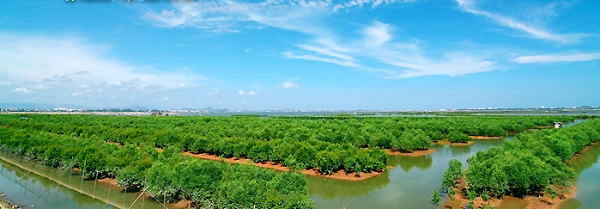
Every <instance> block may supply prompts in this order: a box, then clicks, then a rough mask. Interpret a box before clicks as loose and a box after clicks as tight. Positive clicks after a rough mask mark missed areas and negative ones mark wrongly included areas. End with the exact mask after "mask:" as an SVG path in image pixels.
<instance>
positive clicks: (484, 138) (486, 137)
mask: <svg viewBox="0 0 600 209" xmlns="http://www.w3.org/2000/svg"><path fill="white" fill-rule="evenodd" d="M469 138H471V139H477V140H493V139H503V138H504V137H503V136H469Z"/></svg>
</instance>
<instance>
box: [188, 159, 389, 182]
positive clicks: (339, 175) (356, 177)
mask: <svg viewBox="0 0 600 209" xmlns="http://www.w3.org/2000/svg"><path fill="white" fill-rule="evenodd" d="M183 155H187V156H192V157H196V158H202V159H205V160H215V161H224V162H229V163H246V164H252V165H255V166H258V167H262V168H268V169H273V170H278V171H290V170H291V168H288V167H285V166H283V165H281V164H279V163H275V162H270V161H267V162H264V163H255V162H253V161H252V160H250V159H247V158H221V157H219V156H215V155H209V154H194V153H191V152H184V153H183ZM391 168H393V167H391V166H388V169H391ZM384 172H385V171H384ZM384 172H375V171H372V172H370V173H365V172H360V173H346V171H344V170H339V171H337V172H336V173H334V174H330V175H324V174H321V173H319V171H317V170H316V169H304V170H302V171H300V173H303V174H306V175H311V176H321V177H325V178H332V179H339V180H350V181H361V180H365V179H369V178H372V177H375V176H378V175H381V174H382V173H384Z"/></svg>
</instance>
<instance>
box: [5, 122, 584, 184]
mask: <svg viewBox="0 0 600 209" xmlns="http://www.w3.org/2000/svg"><path fill="white" fill-rule="evenodd" d="M3 117H4V118H3V120H5V121H6V122H7V125H9V126H14V127H21V128H25V129H33V130H41V131H46V132H51V133H56V134H58V135H67V136H71V137H77V138H90V137H92V138H97V139H99V140H101V141H105V142H110V143H118V144H121V145H128V144H132V145H135V146H140V145H142V144H153V145H155V146H156V147H159V148H163V147H176V148H178V149H181V150H182V151H189V152H193V153H207V154H213V155H219V156H222V157H226V158H229V157H235V158H241V157H245V158H249V159H252V160H253V161H255V162H265V161H272V162H276V163H281V164H282V165H284V166H286V167H291V168H297V169H313V168H314V169H317V170H318V171H319V172H321V173H323V174H330V173H333V172H336V171H339V170H342V169H343V170H345V171H346V172H347V173H353V172H371V171H383V170H385V169H386V165H387V159H388V158H387V154H386V152H385V151H384V150H383V149H392V150H398V151H402V152H412V151H417V150H425V149H428V148H429V146H430V144H431V142H432V141H434V142H435V141H437V140H441V139H448V140H450V141H451V142H466V141H468V140H470V138H469V137H468V135H480V136H504V135H506V134H508V133H514V132H522V131H525V130H527V129H531V128H536V127H538V126H548V125H551V124H552V122H554V121H570V120H573V119H574V118H575V117H567V116H538V117H523V116H469V117H340V116H332V117H239V116H234V117H131V116H130V117H125V116H94V115H31V116H28V117H29V118H30V120H23V119H20V118H19V117H17V116H12V117H11V116H3ZM9 119H11V120H9Z"/></svg>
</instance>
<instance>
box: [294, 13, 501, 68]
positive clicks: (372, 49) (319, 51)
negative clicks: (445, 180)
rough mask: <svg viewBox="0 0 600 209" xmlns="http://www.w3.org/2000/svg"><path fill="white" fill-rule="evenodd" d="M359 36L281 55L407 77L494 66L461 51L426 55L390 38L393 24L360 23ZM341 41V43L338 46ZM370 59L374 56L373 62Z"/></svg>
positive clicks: (319, 42) (415, 45)
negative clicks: (347, 40)
mask: <svg viewBox="0 0 600 209" xmlns="http://www.w3.org/2000/svg"><path fill="white" fill-rule="evenodd" d="M360 31H361V32H360V34H361V36H360V37H357V38H356V39H355V40H353V41H350V42H346V43H337V42H336V41H335V40H323V39H321V40H317V41H316V42H315V43H313V44H312V45H308V46H310V47H307V45H301V46H300V47H299V48H300V49H301V50H299V51H296V52H291V51H286V52H284V53H283V55H284V56H286V57H288V58H294V59H305V60H312V61H320V62H328V63H332V64H337V65H341V66H347V67H352V68H356V69H360V70H363V71H365V72H368V73H369V74H372V75H374V76H377V77H381V78H392V79H397V78H410V77H418V76H428V75H449V76H458V75H465V74H470V73H479V72H486V71H491V70H495V69H497V68H498V66H496V64H495V63H494V62H492V61H486V60H485V59H484V58H482V57H478V56H475V55H473V54H470V53H466V52H461V51H452V52H447V53H446V54H444V55H443V56H441V57H435V58H432V57H427V56H426V55H425V54H424V52H423V51H422V49H421V47H420V46H419V44H418V41H412V42H394V41H393V39H394V36H393V35H392V31H393V26H391V25H389V24H385V23H382V22H379V21H374V22H373V23H372V24H370V25H367V26H364V28H362V30H360ZM341 45H344V47H340V46H341ZM372 60H375V61H376V62H375V64H373V62H372Z"/></svg>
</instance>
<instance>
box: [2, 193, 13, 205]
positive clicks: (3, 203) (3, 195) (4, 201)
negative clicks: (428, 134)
mask: <svg viewBox="0 0 600 209" xmlns="http://www.w3.org/2000/svg"><path fill="white" fill-rule="evenodd" d="M5 197H6V195H5V194H4V193H3V192H0V208H2V209H11V208H13V205H12V204H10V203H9V202H8V201H6V200H5V199H4V198H5Z"/></svg>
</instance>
